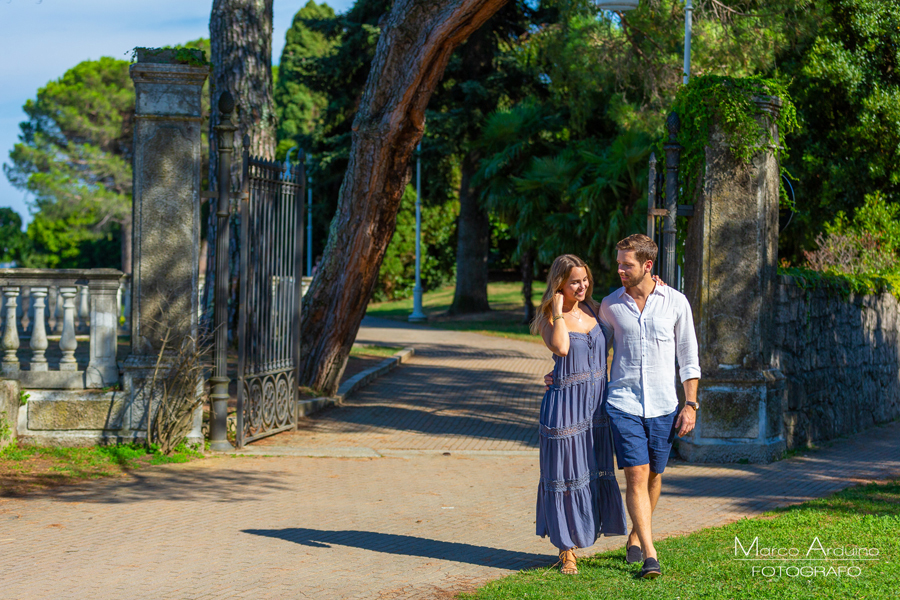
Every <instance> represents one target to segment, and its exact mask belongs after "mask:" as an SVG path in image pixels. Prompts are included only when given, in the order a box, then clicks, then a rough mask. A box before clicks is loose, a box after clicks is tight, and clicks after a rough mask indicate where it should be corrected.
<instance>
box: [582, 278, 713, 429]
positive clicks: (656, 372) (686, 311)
mask: <svg viewBox="0 0 900 600" xmlns="http://www.w3.org/2000/svg"><path fill="white" fill-rule="evenodd" d="M598 316H599V317H600V326H601V327H602V328H603V333H604V335H606V339H607V343H609V342H610V341H612V345H613V360H612V367H611V370H610V376H609V386H608V389H609V396H608V402H609V404H610V406H613V407H615V408H617V409H619V410H621V411H622V412H626V413H629V414H632V415H638V416H642V417H647V418H651V417H660V416H662V415H668V414H670V413H672V412H673V411H674V410H675V409H676V408H678V396H677V395H676V391H675V358H676V357H677V358H678V364H679V365H680V369H679V371H680V373H679V374H680V375H681V381H682V382H684V381H686V380H688V379H698V378H699V377H700V358H699V355H698V352H697V336H696V334H695V333H694V317H693V315H692V314H691V306H690V304H689V303H688V301H687V298H685V297H684V294H681V293H680V292H678V291H676V290H674V289H672V288H671V287H668V286H661V285H657V286H656V289H654V290H653V292H651V294H650V295H649V296H648V297H647V302H646V304H645V305H644V312H643V313H642V312H641V311H640V310H638V306H637V303H636V302H635V301H634V298H632V297H631V296H629V295H628V294H627V293H625V288H624V287H621V288H619V289H618V290H616V291H615V292H613V293H612V294H610V295H609V296H607V297H606V298H604V299H603V302H601V303H600V314H599V315H598Z"/></svg>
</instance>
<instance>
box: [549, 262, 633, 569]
mask: <svg viewBox="0 0 900 600" xmlns="http://www.w3.org/2000/svg"><path fill="white" fill-rule="evenodd" d="M593 289H594V280H593V277H592V276H591V270H590V269H589V268H588V266H587V265H586V264H585V263H584V261H583V260H581V259H580V258H578V257H577V256H574V255H572V254H564V255H562V256H559V257H557V258H556V260H554V261H553V265H552V266H551V267H550V275H549V277H548V278H547V290H546V291H545V292H544V297H543V299H542V301H541V306H540V309H539V310H538V311H537V314H536V315H535V318H534V321H532V323H531V330H532V333H540V335H541V337H542V338H543V339H544V343H545V344H546V345H547V347H548V348H550V350H551V351H553V360H554V362H555V363H556V366H555V367H554V369H553V385H551V386H550V387H549V389H548V390H547V392H546V393H545V394H544V399H543V401H542V402H541V415H540V465H541V479H540V483H539V484H538V497H537V521H536V523H537V534H538V535H539V536H541V537H544V536H547V535H549V536H550V541H551V542H552V543H553V545H554V546H556V547H557V548H559V560H560V563H561V566H560V572H562V573H565V574H572V575H574V574H577V573H578V568H577V566H576V560H575V552H574V550H575V549H576V548H587V547H589V546H592V545H593V544H594V542H595V541H596V539H597V536H599V535H600V534H604V535H625V534H626V533H627V531H626V528H625V510H624V508H623V506H622V494H621V493H620V492H619V484H618V483H617V482H616V476H615V470H614V467H613V441H612V435H611V434H610V430H609V422H608V420H607V417H606V410H605V406H604V391H605V386H606V339H605V337H604V335H603V331H602V330H601V329H600V324H599V323H598V322H597V309H598V308H599V307H598V305H597V303H596V302H594V300H593V298H591V292H593Z"/></svg>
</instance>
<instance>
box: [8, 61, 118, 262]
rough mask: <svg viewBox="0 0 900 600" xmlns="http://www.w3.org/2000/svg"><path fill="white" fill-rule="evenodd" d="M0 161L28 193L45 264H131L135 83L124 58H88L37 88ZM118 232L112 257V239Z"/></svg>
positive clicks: (38, 252)
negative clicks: (7, 162)
mask: <svg viewBox="0 0 900 600" xmlns="http://www.w3.org/2000/svg"><path fill="white" fill-rule="evenodd" d="M23 108H24V111H25V114H26V115H28V120H27V121H25V122H24V123H21V124H20V126H19V127H20V129H21V132H22V133H21V134H20V136H19V140H20V141H19V143H17V144H16V145H15V146H14V147H13V149H12V151H11V152H10V155H9V156H10V159H11V161H12V164H11V165H4V171H5V172H6V176H7V178H8V179H9V181H10V182H11V183H12V184H13V185H14V186H16V187H18V188H19V189H22V190H27V191H28V192H30V193H31V194H32V195H33V198H34V200H33V204H34V207H35V209H36V211H35V212H36V215H35V219H34V221H33V223H32V224H31V226H30V227H29V237H31V239H32V241H33V242H34V245H35V254H33V255H32V256H30V257H29V258H28V260H27V261H26V263H28V264H29V266H43V267H89V266H105V267H119V266H120V265H121V266H122V267H123V268H124V269H125V270H126V272H128V271H130V267H131V260H130V256H131V233H130V232H131V152H132V148H131V145H132V144H131V140H132V124H133V118H134V86H133V84H132V82H131V78H130V77H129V75H128V62H127V61H123V60H116V59H113V58H106V57H104V58H101V59H99V60H87V61H84V62H81V63H79V64H77V65H76V66H74V67H73V68H71V69H69V70H68V71H66V73H65V74H64V75H63V76H62V77H61V78H59V79H58V80H56V81H51V82H50V83H48V84H47V85H46V86H44V87H42V88H40V89H39V90H38V92H37V98H36V99H34V100H28V101H27V102H26V103H25V106H24V107H23ZM116 240H121V253H120V257H119V258H118V259H117V257H116V254H117V253H116V252H115V251H114V250H113V253H112V255H111V256H110V249H111V248H110V246H111V245H113V244H114V243H115V241H116Z"/></svg>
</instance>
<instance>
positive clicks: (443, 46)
mask: <svg viewBox="0 0 900 600" xmlns="http://www.w3.org/2000/svg"><path fill="white" fill-rule="evenodd" d="M505 1H506V0H429V1H427V2H423V1H422V0H396V1H395V2H394V5H393V8H392V10H391V12H390V14H389V15H388V16H387V17H386V18H385V20H384V25H383V28H382V33H381V36H380V38H379V40H378V45H377V46H376V49H375V58H374V59H373V61H372V67H371V70H370V72H369V77H368V81H367V82H366V88H365V91H364V93H363V96H362V99H361V101H360V106H359V110H358V112H357V114H356V118H355V119H354V121H353V138H352V144H351V147H350V160H349V163H348V166H347V172H346V174H345V176H344V181H343V184H342V185H341V191H340V196H339V198H338V208H337V213H336V214H335V217H334V220H333V221H332V224H331V230H330V232H329V235H328V242H327V244H326V246H325V252H324V254H323V256H322V262H321V264H320V266H319V270H318V272H317V274H316V277H315V279H314V280H313V282H312V286H311V288H310V290H309V291H308V292H307V294H306V296H305V298H304V301H303V318H302V342H303V346H302V356H303V362H302V364H301V375H300V383H301V385H307V386H309V387H312V388H313V389H316V390H320V391H322V392H324V393H326V394H333V393H334V392H336V391H337V388H338V383H339V382H340V378H341V375H342V374H343V372H344V367H345V366H346V363H347V356H348V354H349V352H350V346H351V345H352V344H353V340H354V339H355V338H356V333H357V332H358V331H359V324H360V322H361V321H362V318H363V316H364V315H365V312H366V306H367V305H368V303H369V299H370V297H371V295H372V290H373V288H374V286H375V282H376V279H377V277H378V270H379V268H380V267H381V261H382V259H383V258H384V252H385V249H386V248H387V245H388V243H389V242H390V240H391V237H392V236H393V234H394V228H395V226H396V220H397V210H398V209H399V208H400V198H401V196H402V194H403V190H404V189H405V187H406V184H407V183H408V180H409V173H408V170H407V167H408V163H409V158H410V156H411V155H412V153H413V150H414V149H415V147H416V144H417V143H418V142H419V140H420V139H421V138H422V132H423V131H424V126H425V107H426V106H427V105H428V101H429V99H430V98H431V94H432V93H433V92H434V89H435V87H436V86H437V84H438V82H439V81H440V79H441V77H442V76H443V74H444V69H445V68H446V66H447V61H448V60H449V58H450V54H451V53H452V52H453V50H454V49H455V48H456V47H457V46H459V44H461V43H462V42H463V41H465V39H466V38H467V37H468V36H469V35H470V34H471V33H472V32H473V31H475V30H477V29H478V28H479V27H480V26H481V25H483V24H484V23H485V21H487V20H488V19H489V18H490V17H491V15H493V14H494V13H495V12H496V11H497V10H498V9H499V8H500V7H501V6H502V5H503V4H504V2H505Z"/></svg>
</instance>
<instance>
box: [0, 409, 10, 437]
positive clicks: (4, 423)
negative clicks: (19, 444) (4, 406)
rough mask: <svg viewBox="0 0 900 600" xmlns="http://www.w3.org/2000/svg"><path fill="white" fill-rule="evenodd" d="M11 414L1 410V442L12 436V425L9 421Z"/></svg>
mask: <svg viewBox="0 0 900 600" xmlns="http://www.w3.org/2000/svg"><path fill="white" fill-rule="evenodd" d="M8 419H9V416H8V415H7V414H6V411H3V412H0V442H5V441H7V440H8V439H9V438H10V434H11V433H12V426H11V425H10V423H9V420H8Z"/></svg>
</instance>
